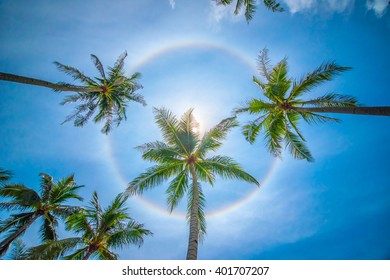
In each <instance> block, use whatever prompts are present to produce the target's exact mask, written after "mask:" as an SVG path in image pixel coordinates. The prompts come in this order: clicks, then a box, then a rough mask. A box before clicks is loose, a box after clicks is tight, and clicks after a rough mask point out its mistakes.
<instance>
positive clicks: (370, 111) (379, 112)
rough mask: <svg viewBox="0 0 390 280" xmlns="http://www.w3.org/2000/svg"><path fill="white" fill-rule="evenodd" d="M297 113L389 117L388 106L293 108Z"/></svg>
mask: <svg viewBox="0 0 390 280" xmlns="http://www.w3.org/2000/svg"><path fill="white" fill-rule="evenodd" d="M293 109H294V110H295V111H297V112H313V113H339V114H354V115H372V116H390V106H382V107H322V108H317V107H310V108H299V107H295V108H293Z"/></svg>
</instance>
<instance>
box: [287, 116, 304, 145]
mask: <svg viewBox="0 0 390 280" xmlns="http://www.w3.org/2000/svg"><path fill="white" fill-rule="evenodd" d="M286 117H287V120H288V123H289V124H290V125H291V126H292V128H293V129H294V130H295V132H296V133H297V134H298V136H299V138H301V140H302V141H306V140H305V138H304V137H303V136H302V134H301V132H300V131H299V129H298V121H299V120H300V119H301V115H300V114H299V113H297V112H294V111H288V112H286Z"/></svg>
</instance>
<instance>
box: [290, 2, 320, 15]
mask: <svg viewBox="0 0 390 280" xmlns="http://www.w3.org/2000/svg"><path fill="white" fill-rule="evenodd" d="M284 2H286V4H287V6H288V7H289V9H290V12H291V13H293V14H294V13H297V12H300V11H303V10H308V9H311V8H312V7H313V5H314V0H284Z"/></svg>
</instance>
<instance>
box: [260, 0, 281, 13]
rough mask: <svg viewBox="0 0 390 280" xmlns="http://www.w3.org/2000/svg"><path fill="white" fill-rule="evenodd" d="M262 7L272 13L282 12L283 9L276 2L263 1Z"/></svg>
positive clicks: (272, 0) (274, 0) (271, 0)
mask: <svg viewBox="0 0 390 280" xmlns="http://www.w3.org/2000/svg"><path fill="white" fill-rule="evenodd" d="M264 5H265V6H266V7H267V8H268V9H270V10H271V11H272V12H284V9H283V8H282V7H281V6H280V3H278V2H276V0H264Z"/></svg>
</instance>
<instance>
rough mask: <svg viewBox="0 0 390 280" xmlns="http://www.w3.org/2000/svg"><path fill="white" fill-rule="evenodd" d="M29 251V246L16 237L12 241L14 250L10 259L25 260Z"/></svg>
mask: <svg viewBox="0 0 390 280" xmlns="http://www.w3.org/2000/svg"><path fill="white" fill-rule="evenodd" d="M26 252H27V246H26V244H25V243H24V242H23V241H22V240H21V239H16V240H15V241H14V242H13V243H12V250H11V252H10V255H9V259H10V260H25V259H26V258H27V256H26Z"/></svg>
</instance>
